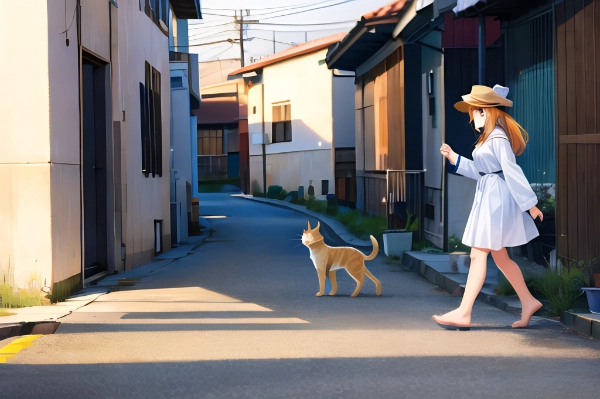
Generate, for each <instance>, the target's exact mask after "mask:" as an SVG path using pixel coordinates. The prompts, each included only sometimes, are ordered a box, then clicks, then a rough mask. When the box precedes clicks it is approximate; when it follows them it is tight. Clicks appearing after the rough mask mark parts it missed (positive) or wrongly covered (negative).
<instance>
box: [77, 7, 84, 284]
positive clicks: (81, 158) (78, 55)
mask: <svg viewBox="0 0 600 399" xmlns="http://www.w3.org/2000/svg"><path fill="white" fill-rule="evenodd" d="M75 7H77V75H78V76H77V78H78V80H79V223H80V226H81V227H80V229H79V240H80V242H81V251H80V255H81V286H82V287H83V281H84V280H85V236H84V234H83V231H84V227H85V226H84V220H83V215H84V213H83V211H84V209H83V205H84V203H83V76H82V71H81V67H82V65H81V64H82V63H83V62H82V47H81V0H77V4H76V6H75Z"/></svg>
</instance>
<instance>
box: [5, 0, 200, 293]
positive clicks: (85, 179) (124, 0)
mask: <svg viewBox="0 0 600 399" xmlns="http://www.w3.org/2000/svg"><path fill="white" fill-rule="evenodd" d="M65 8H66V11H65ZM23 15H26V16H27V27H26V28H24V27H23V19H22V16H23ZM173 15H176V16H177V18H184V19H185V18H199V16H200V7H199V1H198V0H171V1H170V2H169V1H168V0H139V1H138V0H105V1H104V0H103V1H99V0H66V1H55V0H22V1H2V2H0V59H2V60H4V61H3V62H2V63H0V87H2V88H3V90H2V93H1V94H0V119H1V120H2V121H3V122H2V125H3V126H2V129H1V130H0V139H1V141H2V143H3V144H2V146H0V185H1V186H2V191H1V193H0V269H1V270H2V272H1V273H3V274H4V275H5V276H10V278H11V280H12V281H7V283H10V284H12V285H14V287H20V288H22V287H34V288H35V287H39V288H41V289H42V290H44V291H46V292H49V291H51V292H52V296H53V298H54V299H61V298H64V297H65V296H67V295H69V294H70V293H71V292H73V291H75V290H77V289H78V288H80V287H82V285H83V283H84V281H85V280H86V279H89V278H90V277H92V276H96V277H97V276H98V275H100V274H101V273H113V272H120V271H124V270H127V269H131V268H133V267H136V266H139V265H142V264H145V263H148V262H150V261H152V259H153V257H154V255H155V254H157V253H160V252H162V251H165V250H168V249H169V248H170V243H171V239H170V216H169V173H168V172H169V113H170V96H169V93H170V83H169V81H170V80H169V26H170V25H171V20H172V18H173ZM16 32H18V40H13V39H12V38H14V37H15V33H16ZM31 54H34V55H35V56H34V57H35V58H34V61H35V62H34V61H29V62H24V61H23V60H25V59H28V58H31ZM6 60H10V62H6Z"/></svg>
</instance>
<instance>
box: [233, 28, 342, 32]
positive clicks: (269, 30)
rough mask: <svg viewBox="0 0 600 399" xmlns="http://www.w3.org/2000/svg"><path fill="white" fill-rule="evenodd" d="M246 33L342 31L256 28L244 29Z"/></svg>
mask: <svg viewBox="0 0 600 399" xmlns="http://www.w3.org/2000/svg"><path fill="white" fill-rule="evenodd" d="M245 30H246V31H250V30H255V31H259V32H279V33H288V32H289V33H294V32H325V31H330V30H344V28H343V27H339V28H325V29H311V30H306V29H302V30H277V29H257V28H248V29H245Z"/></svg>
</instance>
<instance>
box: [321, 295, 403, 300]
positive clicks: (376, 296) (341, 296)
mask: <svg viewBox="0 0 600 399" xmlns="http://www.w3.org/2000/svg"><path fill="white" fill-rule="evenodd" d="M325 297H328V298H351V299H359V298H369V299H373V298H392V297H393V296H392V295H389V294H388V295H385V294H381V295H376V294H358V296H355V297H353V296H351V294H335V295H328V294H324V295H323V296H321V297H315V298H325Z"/></svg>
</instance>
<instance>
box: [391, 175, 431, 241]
mask: <svg viewBox="0 0 600 399" xmlns="http://www.w3.org/2000/svg"><path fill="white" fill-rule="evenodd" d="M424 173H425V171H424V170H390V169H388V170H386V188H387V195H386V198H385V200H386V215H387V221H388V229H395V228H398V227H400V228H409V227H410V226H412V225H413V224H414V223H415V222H416V223H418V229H417V237H416V238H417V239H418V241H421V240H422V239H423V208H424V206H423V189H424V186H423V185H424ZM402 222H404V226H402ZM397 224H400V226H397Z"/></svg>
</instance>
